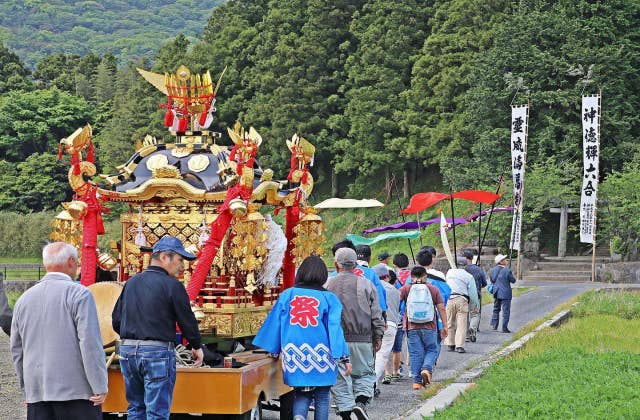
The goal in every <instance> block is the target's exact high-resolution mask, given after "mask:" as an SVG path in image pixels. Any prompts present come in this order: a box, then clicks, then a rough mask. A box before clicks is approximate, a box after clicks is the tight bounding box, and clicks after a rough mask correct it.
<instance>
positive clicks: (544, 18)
mask: <svg viewBox="0 0 640 420" xmlns="http://www.w3.org/2000/svg"><path fill="white" fill-rule="evenodd" d="M639 12H640V4H638V3H637V2H626V1H622V0H614V1H586V0H580V1H568V0H561V1H557V2H553V3H549V2H545V1H541V0H523V1H521V2H520V3H519V6H518V9H517V10H516V11H514V13H513V14H512V15H511V16H510V18H509V19H506V20H505V21H504V22H503V23H501V24H499V25H498V26H497V28H496V34H495V42H494V44H493V46H492V47H491V48H490V49H489V50H488V51H487V52H486V54H484V55H483V56H482V59H481V60H480V61H479V62H478V63H477V68H476V70H475V71H474V73H473V76H472V77H471V88H470V90H469V91H468V93H467V95H466V97H465V103H466V109H465V110H464V112H463V119H464V121H465V122H466V123H467V128H468V131H469V133H471V134H470V135H472V136H473V137H472V138H474V139H475V141H474V143H473V146H472V156H473V158H472V159H469V160H467V161H466V163H465V162H464V161H462V162H459V163H461V164H462V165H461V166H459V167H457V168H452V170H457V172H468V173H469V174H470V176H475V177H476V178H477V179H480V180H483V179H484V180H487V179H490V178H492V177H493V176H495V175H494V174H495V173H499V172H501V171H502V170H507V171H509V168H510V165H509V161H510V151H509V147H508V145H509V125H510V112H509V104H510V103H511V101H512V99H514V101H515V103H523V102H526V101H527V99H529V100H530V101H531V111H530V116H529V122H530V125H529V142H528V157H527V161H528V162H529V163H530V164H533V163H536V162H542V161H544V160H545V159H546V158H548V157H551V156H553V157H554V158H555V159H556V161H565V160H567V161H571V160H573V161H575V160H578V161H579V160H580V158H579V156H580V153H581V150H582V134H581V132H582V129H581V113H580V103H581V102H580V94H581V92H582V91H583V88H584V87H585V85H586V86H587V87H586V90H585V93H595V92H596V91H597V90H598V88H599V87H601V88H602V90H603V105H602V106H603V119H602V133H603V136H602V143H601V151H602V155H601V156H600V162H601V163H600V168H601V171H602V172H604V173H607V172H610V171H611V170H612V169H619V168H620V167H621V165H622V164H623V162H625V160H626V157H627V156H631V155H633V153H634V151H636V150H637V148H638V146H637V141H636V133H637V132H638V129H640V120H639V119H638V118H636V116H635V112H633V111H632V110H634V109H636V108H638V106H640V103H639V102H640V95H639V94H638V92H640V91H639V90H638V86H640V75H639V74H638V72H637V69H638V68H639V66H640V46H639V45H638V43H637V39H638V37H639V35H640V26H639V25H638V16H640V13H639ZM516 92H518V95H517V96H516V97H515V98H514V95H515V94H516ZM500 110H502V111H500Z"/></svg>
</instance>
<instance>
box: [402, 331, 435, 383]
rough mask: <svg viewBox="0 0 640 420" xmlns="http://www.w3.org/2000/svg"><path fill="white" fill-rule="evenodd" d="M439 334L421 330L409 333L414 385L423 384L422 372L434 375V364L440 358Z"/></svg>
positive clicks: (408, 340)
mask: <svg viewBox="0 0 640 420" xmlns="http://www.w3.org/2000/svg"><path fill="white" fill-rule="evenodd" d="M437 337H438V332H437V331H436V330H428V329H426V328H420V329H417V330H409V331H407V345H408V346H409V360H410V361H411V374H412V375H413V383H414V384H420V383H422V377H421V376H420V371H422V370H425V369H426V370H428V371H429V373H433V364H434V363H435V361H436V358H437V357H438V340H437Z"/></svg>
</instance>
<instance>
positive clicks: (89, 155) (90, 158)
mask: <svg viewBox="0 0 640 420" xmlns="http://www.w3.org/2000/svg"><path fill="white" fill-rule="evenodd" d="M95 149H96V148H95V147H94V145H93V142H92V141H91V139H89V147H87V160H88V161H89V162H91V163H94V162H95V157H94V153H93V152H94V150H95Z"/></svg>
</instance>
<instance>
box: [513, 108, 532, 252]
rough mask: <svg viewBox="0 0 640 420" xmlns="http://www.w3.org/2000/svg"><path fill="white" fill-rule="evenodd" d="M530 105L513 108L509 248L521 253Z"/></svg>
mask: <svg viewBox="0 0 640 420" xmlns="http://www.w3.org/2000/svg"><path fill="white" fill-rule="evenodd" d="M528 124H529V105H518V106H512V107H511V174H512V177H513V207H514V211H513V222H512V223H511V241H510V245H509V248H510V249H513V250H515V251H520V233H521V231H522V196H523V193H524V167H525V163H526V160H527V132H528V130H527V125H528Z"/></svg>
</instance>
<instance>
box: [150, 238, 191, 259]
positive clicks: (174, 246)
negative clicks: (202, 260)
mask: <svg viewBox="0 0 640 420" xmlns="http://www.w3.org/2000/svg"><path fill="white" fill-rule="evenodd" d="M163 251H173V252H175V253H177V254H180V255H182V257H183V258H184V259H185V260H189V261H191V260H195V259H196V256H195V255H193V254H192V253H190V252H187V250H186V249H184V246H183V245H182V242H181V241H180V239H178V238H176V237H175V236H163V237H162V238H160V240H159V241H158V242H156V243H155V244H154V245H153V253H154V254H155V253H156V252H163Z"/></svg>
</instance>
